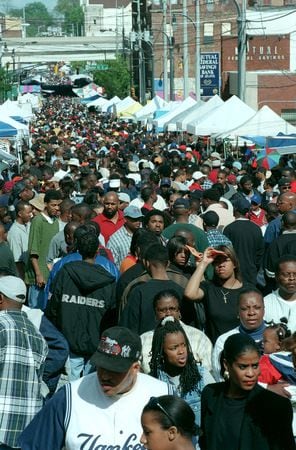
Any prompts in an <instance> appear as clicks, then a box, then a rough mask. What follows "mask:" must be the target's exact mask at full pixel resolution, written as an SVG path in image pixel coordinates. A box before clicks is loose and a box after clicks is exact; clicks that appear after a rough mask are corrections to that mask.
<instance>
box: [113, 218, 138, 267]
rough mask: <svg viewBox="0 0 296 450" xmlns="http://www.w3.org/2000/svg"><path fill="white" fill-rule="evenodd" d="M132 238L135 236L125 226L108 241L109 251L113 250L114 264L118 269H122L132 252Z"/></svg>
mask: <svg viewBox="0 0 296 450" xmlns="http://www.w3.org/2000/svg"><path fill="white" fill-rule="evenodd" d="M132 237H133V235H132V234H131V233H129V232H128V231H127V229H126V228H125V226H123V227H121V228H119V230H117V231H116V232H115V233H113V234H112V236H111V237H110V239H109V241H108V244H107V249H109V250H111V252H112V255H113V258H114V264H115V265H116V267H117V268H118V269H120V265H121V263H122V261H123V260H124V258H125V257H126V256H127V255H128V254H129V252H130V246H131V242H132Z"/></svg>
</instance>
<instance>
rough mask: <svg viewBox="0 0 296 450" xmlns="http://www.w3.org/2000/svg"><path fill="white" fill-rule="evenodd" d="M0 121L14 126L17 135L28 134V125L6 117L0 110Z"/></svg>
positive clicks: (24, 135)
mask: <svg viewBox="0 0 296 450" xmlns="http://www.w3.org/2000/svg"><path fill="white" fill-rule="evenodd" d="M0 122H4V123H7V124H8V125H10V126H11V127H14V128H15V129H16V130H17V136H18V137H20V138H22V137H28V136H29V127H28V125H25V124H23V123H20V122H18V121H17V120H14V119H12V118H11V117H8V116H7V115H6V114H3V113H1V111H0Z"/></svg>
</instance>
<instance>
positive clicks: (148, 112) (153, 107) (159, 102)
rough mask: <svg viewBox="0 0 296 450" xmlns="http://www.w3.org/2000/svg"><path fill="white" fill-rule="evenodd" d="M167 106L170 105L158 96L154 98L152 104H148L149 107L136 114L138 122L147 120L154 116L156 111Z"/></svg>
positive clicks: (144, 107)
mask: <svg viewBox="0 0 296 450" xmlns="http://www.w3.org/2000/svg"><path fill="white" fill-rule="evenodd" d="M167 105H168V103H167V102H166V101H165V100H163V99H162V98H161V97H159V96H158V95H156V96H155V97H153V99H152V100H151V102H149V103H147V105H145V106H143V107H142V109H140V110H139V111H137V112H136V113H135V118H136V119H137V120H142V119H145V118H147V117H148V116H152V114H153V113H154V112H155V111H157V110H159V109H161V108H164V107H166V106H167Z"/></svg>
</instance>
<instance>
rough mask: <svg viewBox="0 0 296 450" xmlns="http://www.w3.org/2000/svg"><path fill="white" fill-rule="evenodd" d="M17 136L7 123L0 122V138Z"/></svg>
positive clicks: (14, 129)
mask: <svg viewBox="0 0 296 450" xmlns="http://www.w3.org/2000/svg"><path fill="white" fill-rule="evenodd" d="M16 135H17V129H16V128H14V127H13V126H12V125H9V124H8V123H5V122H2V121H0V137H1V138H3V137H5V138H7V137H14V136H16Z"/></svg>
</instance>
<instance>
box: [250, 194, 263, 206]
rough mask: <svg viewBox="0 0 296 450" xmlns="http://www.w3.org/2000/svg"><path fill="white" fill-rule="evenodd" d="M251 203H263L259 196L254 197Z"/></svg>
mask: <svg viewBox="0 0 296 450" xmlns="http://www.w3.org/2000/svg"><path fill="white" fill-rule="evenodd" d="M251 203H256V205H260V203H261V195H259V194H254V195H252V197H251Z"/></svg>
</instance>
